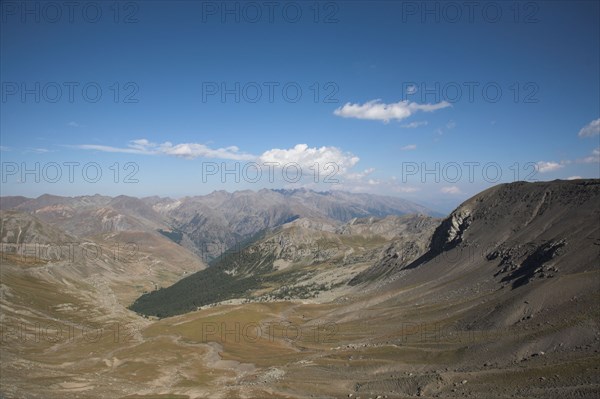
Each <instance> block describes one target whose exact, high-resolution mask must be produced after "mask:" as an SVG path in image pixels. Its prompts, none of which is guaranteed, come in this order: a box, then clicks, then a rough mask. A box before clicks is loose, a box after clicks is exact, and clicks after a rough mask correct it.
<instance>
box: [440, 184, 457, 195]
mask: <svg viewBox="0 0 600 399" xmlns="http://www.w3.org/2000/svg"><path fill="white" fill-rule="evenodd" d="M440 192H442V193H444V194H462V191H460V188H458V187H456V186H449V187H442V188H441V189H440Z"/></svg>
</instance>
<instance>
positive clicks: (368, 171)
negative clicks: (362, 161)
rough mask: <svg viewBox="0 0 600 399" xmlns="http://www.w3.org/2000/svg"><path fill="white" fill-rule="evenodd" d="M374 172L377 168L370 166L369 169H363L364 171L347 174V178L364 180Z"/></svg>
mask: <svg viewBox="0 0 600 399" xmlns="http://www.w3.org/2000/svg"><path fill="white" fill-rule="evenodd" d="M373 172H375V168H368V169H365V170H363V171H362V172H357V173H348V175H347V176H346V179H348V180H362V179H364V178H365V177H367V176H369V175H371V174H372V173H373Z"/></svg>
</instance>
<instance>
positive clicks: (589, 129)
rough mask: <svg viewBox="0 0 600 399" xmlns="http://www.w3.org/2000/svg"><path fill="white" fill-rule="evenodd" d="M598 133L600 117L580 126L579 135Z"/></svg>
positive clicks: (591, 135) (586, 135)
mask: <svg viewBox="0 0 600 399" xmlns="http://www.w3.org/2000/svg"><path fill="white" fill-rule="evenodd" d="M599 134H600V118H598V119H596V120H593V121H591V122H590V123H588V124H587V125H585V126H584V127H582V128H581V130H580V131H579V134H578V136H579V137H594V136H597V135H599Z"/></svg>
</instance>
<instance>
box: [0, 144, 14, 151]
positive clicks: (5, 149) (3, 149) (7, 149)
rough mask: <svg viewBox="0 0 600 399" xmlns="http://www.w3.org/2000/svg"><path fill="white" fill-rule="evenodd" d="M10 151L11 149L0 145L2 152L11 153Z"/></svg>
mask: <svg viewBox="0 0 600 399" xmlns="http://www.w3.org/2000/svg"><path fill="white" fill-rule="evenodd" d="M10 150H11V148H10V147H6V146H3V145H0V151H10Z"/></svg>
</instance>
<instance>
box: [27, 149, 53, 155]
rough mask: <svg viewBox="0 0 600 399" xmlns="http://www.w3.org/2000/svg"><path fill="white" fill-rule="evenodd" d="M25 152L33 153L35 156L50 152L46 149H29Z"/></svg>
mask: <svg viewBox="0 0 600 399" xmlns="http://www.w3.org/2000/svg"><path fill="white" fill-rule="evenodd" d="M25 152H33V153H36V154H45V153H47V152H50V150H49V149H47V148H29V149H27V150H26V151H25Z"/></svg>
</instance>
